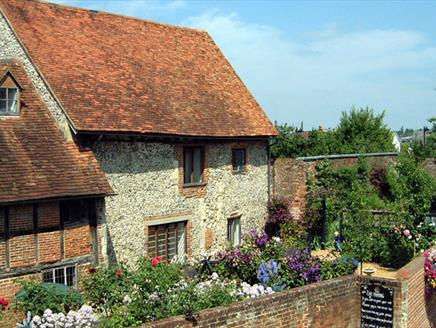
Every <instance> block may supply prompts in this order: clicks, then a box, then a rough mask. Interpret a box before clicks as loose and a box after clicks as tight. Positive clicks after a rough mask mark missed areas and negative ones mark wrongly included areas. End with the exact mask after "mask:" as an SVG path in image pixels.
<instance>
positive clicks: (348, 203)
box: [0, 153, 436, 328]
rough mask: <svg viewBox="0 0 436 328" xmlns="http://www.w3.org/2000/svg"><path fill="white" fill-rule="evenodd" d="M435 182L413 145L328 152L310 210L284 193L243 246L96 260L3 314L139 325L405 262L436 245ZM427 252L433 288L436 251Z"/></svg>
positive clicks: (30, 285) (315, 178) (28, 284)
mask: <svg viewBox="0 0 436 328" xmlns="http://www.w3.org/2000/svg"><path fill="white" fill-rule="evenodd" d="M435 188H436V183H435V181H434V178H432V177H431V176H429V175H428V174H427V173H426V172H425V171H424V170H423V169H422V167H421V165H420V163H419V161H417V160H416V159H415V158H414V157H413V156H411V155H409V154H407V153H405V154H402V155H401V156H400V157H399V159H398V160H397V161H396V162H395V163H391V164H389V165H387V166H383V167H379V166H371V165H369V164H368V163H367V162H366V160H364V159H361V160H359V162H358V164H357V165H355V166H352V167H345V168H333V167H332V166H331V164H330V163H329V162H328V161H321V162H320V163H319V164H318V165H317V167H316V170H315V172H314V174H313V175H312V176H311V177H310V179H309V183H308V194H307V198H306V212H305V215H304V217H303V218H302V219H299V220H298V219H296V218H294V217H293V215H292V213H290V212H289V210H288V209H289V206H288V205H289V204H286V202H284V201H283V200H274V201H273V202H271V203H270V204H269V205H268V217H267V220H266V225H265V227H264V229H263V230H262V231H255V230H253V231H249V232H247V233H245V234H243V236H242V242H241V245H239V246H237V247H228V248H227V249H225V250H223V251H221V252H218V253H217V254H215V255H214V256H211V257H209V258H204V259H200V260H199V261H198V262H196V263H189V264H184V265H183V264H180V263H167V262H165V261H163V260H162V259H161V258H159V257H153V258H145V257H144V258H142V259H140V260H139V261H138V262H137V263H127V262H121V263H119V264H118V265H112V266H109V267H90V268H89V269H88V273H87V274H86V276H85V277H84V278H83V279H82V281H81V285H80V288H79V290H78V291H76V290H72V289H67V288H66V287H65V286H63V285H56V284H42V283H40V282H37V281H23V282H22V289H21V291H20V292H19V293H18V294H17V295H16V297H15V299H14V300H12V301H11V302H10V304H9V302H8V301H6V300H3V299H0V307H1V308H2V309H3V310H4V311H0V316H2V317H3V318H6V317H7V316H8V315H11V314H18V318H19V319H20V321H21V322H22V323H20V324H19V325H18V327H21V328H26V327H38V328H39V327H97V326H102V327H134V326H138V325H140V324H142V323H145V322H150V321H153V320H159V319H163V318H168V317H171V316H176V315H184V316H185V317H186V319H187V320H192V321H195V315H196V313H197V312H198V311H200V310H202V309H206V308H211V307H216V306H221V305H227V304H230V303H233V302H238V301H242V300H245V299H250V298H256V297H261V296H263V295H269V294H273V293H278V292H281V291H283V290H286V289H291V288H295V287H299V286H304V285H307V284H311V283H316V282H318V281H322V280H327V279H332V278H336V277H339V276H343V275H348V274H351V273H353V272H354V271H355V270H356V269H357V268H358V267H359V262H360V263H362V262H372V263H376V264H380V265H382V266H385V267H390V268H399V267H401V266H403V265H404V264H406V263H408V262H409V261H410V260H411V259H412V258H413V257H415V256H417V255H419V254H422V253H423V252H424V250H426V249H431V248H432V246H433V245H434V242H435V236H436V227H435V225H434V222H431V221H429V220H428V219H427V218H426V214H427V213H428V212H429V207H430V204H431V202H432V200H434V199H435V198H436V197H435ZM321 249H322V252H321V251H320V250H321ZM317 254H323V256H318V255H317ZM326 254H327V256H325V255H326ZM424 256H425V277H424V278H425V280H426V282H427V292H428V293H433V292H435V291H436V253H435V252H434V251H426V252H424ZM20 316H21V317H20ZM24 316H26V318H24ZM0 319H1V318H0ZM23 319H24V320H23ZM15 322H16V321H15Z"/></svg>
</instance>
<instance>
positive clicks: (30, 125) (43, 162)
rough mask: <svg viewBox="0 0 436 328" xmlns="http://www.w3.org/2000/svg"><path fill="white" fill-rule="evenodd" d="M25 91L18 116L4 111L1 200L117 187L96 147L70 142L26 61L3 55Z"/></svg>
mask: <svg viewBox="0 0 436 328" xmlns="http://www.w3.org/2000/svg"><path fill="white" fill-rule="evenodd" d="M6 72H10V73H11V74H12V75H13V77H14V78H15V79H16V81H17V82H18V83H19V85H20V86H21V87H22V88H23V90H22V91H21V96H20V99H21V112H20V115H19V116H17V117H9V116H0V203H8V202H15V201H24V200H35V199H45V198H53V197H68V196H84V195H104V194H108V193H111V192H112V189H111V187H110V186H109V184H108V182H107V180H106V178H105V176H104V174H103V172H102V171H101V169H100V167H99V165H98V162H97V160H96V159H95V158H94V155H93V153H92V151H90V150H79V149H78V148H77V146H76V145H75V144H74V143H73V142H67V141H66V140H65V138H64V135H63V133H62V132H61V131H60V129H59V128H58V126H57V125H56V123H55V121H54V119H53V118H52V117H51V114H50V112H49V110H48V109H47V107H46V106H45V105H44V103H43V101H42V100H41V98H40V97H39V96H38V94H37V93H36V91H35V89H34V88H33V85H32V84H31V82H30V80H29V79H28V77H27V75H26V73H25V72H24V69H23V68H22V66H21V65H20V64H18V63H16V62H5V61H3V62H2V61H0V80H2V78H3V77H4V75H5V73H6Z"/></svg>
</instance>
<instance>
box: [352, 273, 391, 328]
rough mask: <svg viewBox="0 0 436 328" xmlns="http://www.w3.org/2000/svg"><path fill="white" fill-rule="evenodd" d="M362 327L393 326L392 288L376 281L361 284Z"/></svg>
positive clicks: (381, 327) (384, 327)
mask: <svg viewBox="0 0 436 328" xmlns="http://www.w3.org/2000/svg"><path fill="white" fill-rule="evenodd" d="M360 288H361V294H362V308H361V327H362V328H393V327H394V289H393V288H389V287H386V286H384V285H383V284H382V283H380V282H377V281H370V282H369V283H367V284H364V283H362V285H361V287H360Z"/></svg>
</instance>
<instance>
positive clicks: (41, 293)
mask: <svg viewBox="0 0 436 328" xmlns="http://www.w3.org/2000/svg"><path fill="white" fill-rule="evenodd" d="M21 286H22V288H21V290H20V291H19V292H18V293H17V294H16V295H15V300H16V303H17V307H18V309H20V310H21V311H23V312H24V313H27V312H29V311H30V312H31V313H32V315H41V314H43V313H44V311H45V310H47V309H52V310H53V311H55V312H64V313H66V312H68V311H70V310H77V309H79V308H80V307H81V306H82V305H83V303H84V300H83V297H82V295H81V294H80V293H79V292H78V291H75V290H72V289H68V288H67V287H66V286H65V285H61V284H53V283H41V282H39V281H23V282H21Z"/></svg>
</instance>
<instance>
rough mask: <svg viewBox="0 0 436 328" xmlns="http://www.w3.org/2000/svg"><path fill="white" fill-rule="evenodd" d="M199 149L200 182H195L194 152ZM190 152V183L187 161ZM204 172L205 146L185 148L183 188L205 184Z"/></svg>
mask: <svg viewBox="0 0 436 328" xmlns="http://www.w3.org/2000/svg"><path fill="white" fill-rule="evenodd" d="M195 149H198V150H200V161H201V162H200V181H193V180H194V174H195V169H194V167H195V165H194V150H195ZM188 151H190V152H191V154H190V156H189V157H190V160H191V168H192V169H191V173H190V181H189V182H187V181H186V179H185V178H186V169H187V159H188V155H187V152H188ZM204 170H205V148H204V147H203V146H186V147H183V186H184V187H191V186H202V185H204V184H205V183H206V182H205V176H204Z"/></svg>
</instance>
